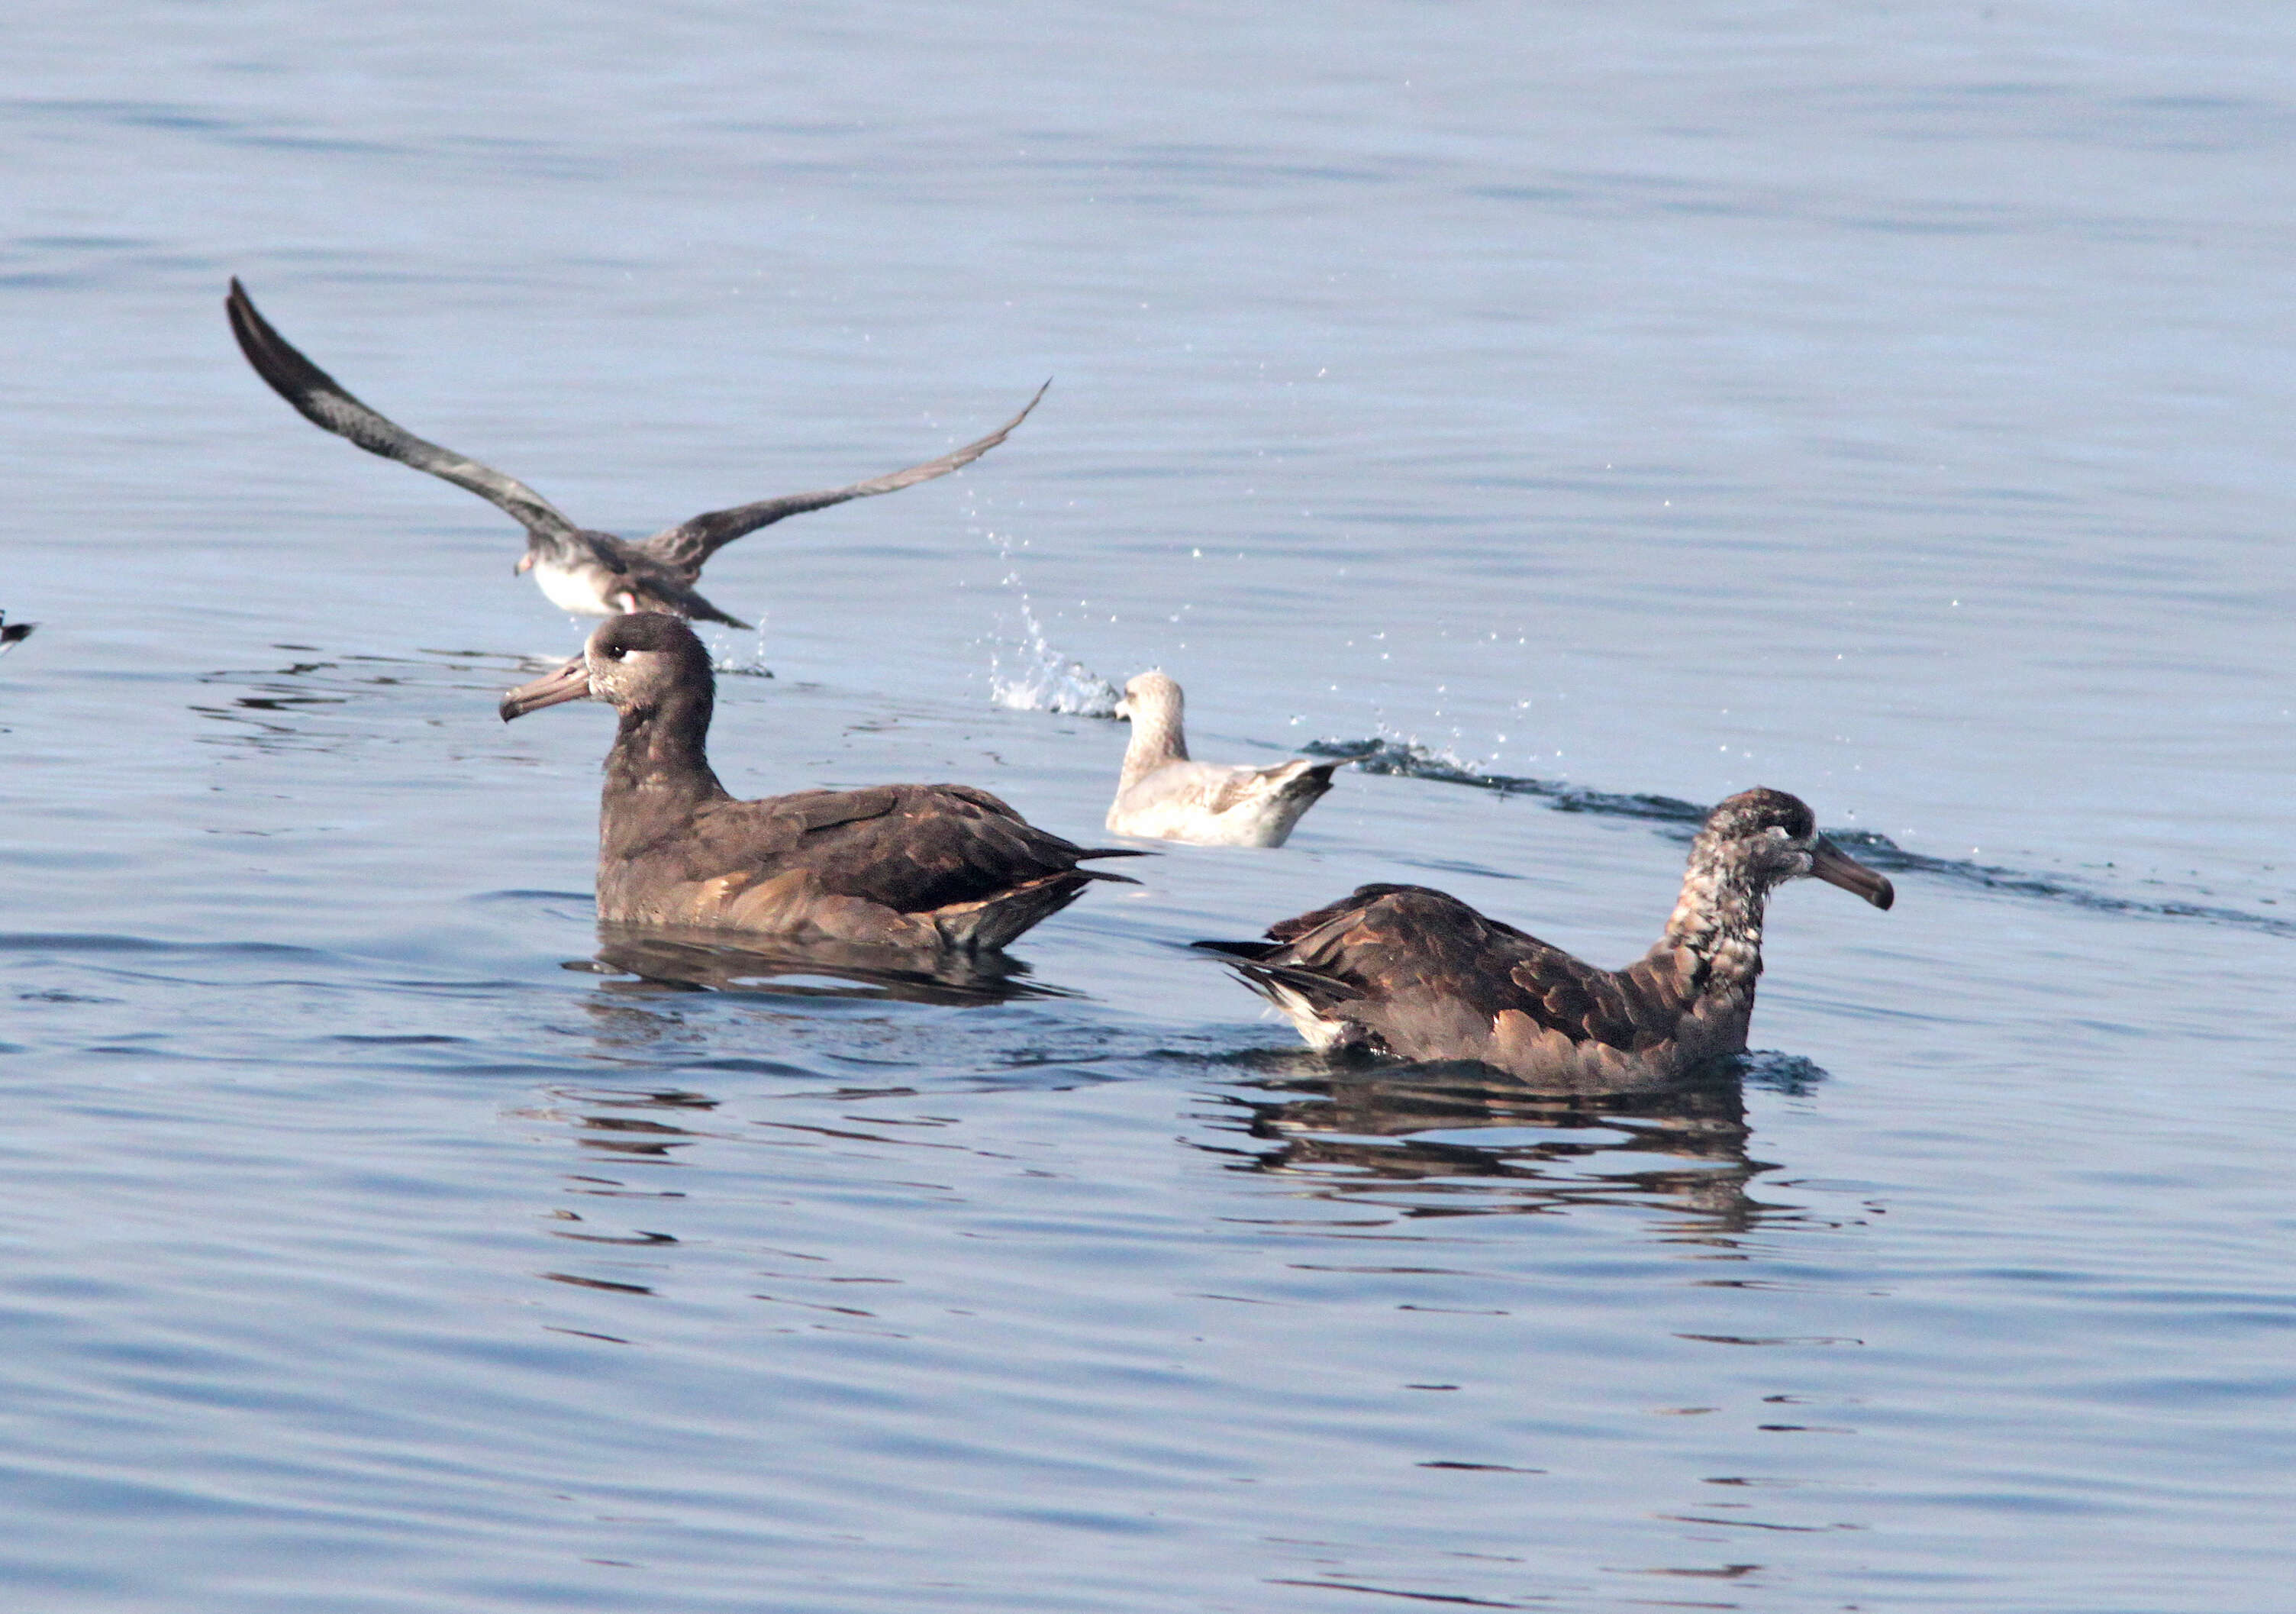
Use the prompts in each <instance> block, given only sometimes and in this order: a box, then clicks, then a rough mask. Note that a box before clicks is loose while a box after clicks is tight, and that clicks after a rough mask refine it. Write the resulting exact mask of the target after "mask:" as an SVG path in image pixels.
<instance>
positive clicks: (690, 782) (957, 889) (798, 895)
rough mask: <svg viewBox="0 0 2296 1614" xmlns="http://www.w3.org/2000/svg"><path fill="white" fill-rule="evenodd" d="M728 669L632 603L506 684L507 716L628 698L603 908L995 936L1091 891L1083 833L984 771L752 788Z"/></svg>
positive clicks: (831, 938) (788, 927)
mask: <svg viewBox="0 0 2296 1614" xmlns="http://www.w3.org/2000/svg"><path fill="white" fill-rule="evenodd" d="M716 686H717V680H716V679H715V678H714V677H713V676H712V675H711V673H710V671H709V652H708V651H707V650H706V649H704V648H703V647H702V644H701V640H700V639H698V638H695V637H694V634H693V629H691V628H689V627H687V626H686V625H685V623H684V622H680V621H678V620H677V619H676V617H674V616H665V615H662V614H660V613H654V612H642V613H637V614H635V615H629V616H619V617H616V618H615V619H614V620H613V621H611V622H607V623H604V624H603V625H602V626H601V627H599V628H597V629H596V630H594V631H593V632H592V633H591V635H590V642H589V644H588V645H587V646H586V647H585V648H584V650H583V652H582V654H581V655H578V656H576V657H575V658H574V659H573V660H572V661H570V662H568V663H566V665H564V666H563V667H562V668H560V669H559V670H558V671H555V672H553V673H551V674H549V675H548V676H546V677H544V678H539V679H535V681H534V682H532V683H530V684H527V685H523V686H521V688H516V689H513V690H512V691H511V692H510V693H509V694H508V695H506V696H504V697H503V702H502V715H503V721H504V722H508V721H510V720H511V719H512V718H516V717H522V716H524V715H525V714H526V713H528V712H536V711H539V710H540V709H541V708H543V707H545V706H555V705H557V704H560V703H561V702H564V701H579V700H598V701H603V702H605V703H606V704H609V705H611V706H612V707H613V708H614V710H615V711H616V712H619V713H620V715H621V729H620V731H619V733H618V734H617V735H616V736H615V738H614V746H613V749H612V750H611V752H609V753H607V756H606V788H605V795H604V798H603V802H602V803H601V805H600V809H599V818H598V918H600V919H601V920H603V921H605V922H607V923H609V924H619V925H644V926H699V927H701V928H705V929H713V930H731V931H747V932H751V933H759V934H767V935H777V936H784V937H789V938H791V939H795V940H800V941H802V940H820V941H826V942H838V943H861V944H865V945H869V946H877V947H894V948H912V949H931V950H936V951H938V950H949V949H954V950H957V951H967V952H983V951H992V950H994V949H996V948H1000V947H1003V946H1004V945H1005V943H1008V942H1010V941H1012V940H1013V937H1015V936H1017V935H1020V934H1021V932H1022V931H1024V930H1026V929H1028V928H1029V926H1031V925H1034V924H1036V923H1037V921H1038V920H1039V919H1043V918H1047V917H1049V916H1050V915H1052V914H1054V913H1057V912H1059V911H1060V910H1062V909H1063V908H1065V907H1067V906H1068V905H1069V904H1070V902H1074V901H1076V899H1077V897H1078V894H1079V893H1082V892H1083V890H1084V888H1085V887H1086V886H1087V885H1089V884H1091V883H1092V882H1093V881H1095V880H1116V881H1121V882H1122V883H1124V884H1126V885H1131V884H1134V883H1135V882H1133V881H1131V880H1129V879H1127V878H1126V877H1124V876H1123V875H1120V874H1104V873H1103V872H1101V871H1100V870H1098V869H1080V868H1078V863H1079V862H1080V861H1082V860H1084V859H1086V858H1119V857H1136V856H1138V855H1140V854H1139V853H1137V852H1127V851H1101V850H1096V849H1088V848H1086V847H1082V846H1078V845H1076V844H1073V843H1071V842H1069V841H1064V840H1062V838H1061V837H1060V836H1056V835H1053V834H1051V833H1049V832H1047V831H1046V830H1042V829H1038V828H1036V827H1035V826H1034V825H1032V824H1030V823H1029V822H1028V821H1027V820H1026V819H1023V818H1021V815H1020V814H1019V813H1017V812H1015V811H1013V810H1012V809H1011V808H1010V807H1007V806H1006V805H1005V803H1003V802H1000V801H998V800H997V799H996V797H995V796H993V795H989V794H988V792H987V791H985V790H975V789H973V788H972V786H967V785H878V786H873V787H871V788H869V789H865V790H804V791H799V792H798V793H797V794H795V795H778V796H768V797H767V798H766V799H764V800H763V801H756V802H740V801H735V800H734V797H733V796H731V795H728V794H727V793H726V787H725V786H723V785H721V784H719V783H718V782H717V775H716V774H715V773H713V772H711V771H710V768H709V756H708V754H707V752H706V749H705V742H706V740H707V738H708V736H709V713H710V708H711V706H712V704H713V703H714V702H715V699H716V693H717V689H716Z"/></svg>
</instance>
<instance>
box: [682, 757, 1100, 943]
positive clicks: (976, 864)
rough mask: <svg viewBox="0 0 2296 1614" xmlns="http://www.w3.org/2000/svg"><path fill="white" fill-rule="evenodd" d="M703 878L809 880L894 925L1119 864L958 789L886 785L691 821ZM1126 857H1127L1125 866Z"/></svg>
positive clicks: (714, 811) (1094, 875)
mask: <svg viewBox="0 0 2296 1614" xmlns="http://www.w3.org/2000/svg"><path fill="white" fill-rule="evenodd" d="M694 829H695V832H696V838H697V842H698V845H697V853H698V857H697V864H699V863H707V864H710V865H714V867H710V868H706V869H705V868H700V867H697V868H696V869H695V877H697V878H704V879H706V878H710V877H715V876H717V875H718V874H720V873H724V872H731V871H735V870H739V871H742V873H743V874H744V875H745V876H746V877H748V878H750V880H753V881H756V882H760V883H761V882H763V881H765V880H768V879H771V878H774V877H776V876H779V875H783V874H788V873H791V872H794V871H797V870H800V869H801V870H803V871H805V872H806V873H808V874H809V875H810V876H811V877H813V879H814V880H815V881H816V883H817V884H818V885H819V887H820V889H822V890H823V891H825V892H829V893H834V894H836V895H838V896H846V897H857V898H860V899H862V900H863V901H865V902H876V903H879V904H881V906H883V907H886V908H890V909H891V910H894V911H895V912H897V913H929V912H931V911H932V910H936V909H941V908H947V907H950V906H952V905H955V904H958V903H964V902H982V901H986V900H988V899H989V898H992V897H996V896H998V895H1002V894H1004V893H1008V892H1012V891H1014V890H1017V889H1019V888H1021V887H1022V886H1025V885H1029V884H1031V883H1033V882H1035V881H1037V880H1041V879H1044V878H1046V877H1048V876H1052V875H1057V874H1074V875H1077V876H1079V877H1083V878H1087V879H1102V880H1114V879H1122V878H1123V877H1122V876H1120V875H1111V874H1104V873H1102V872H1101V871H1099V870H1097V869H1079V868H1078V861H1080V860H1082V859H1085V858H1091V857H1103V856H1109V855H1112V854H1111V853H1108V852H1097V851H1094V850H1091V849H1088V848H1086V847H1082V846H1078V845H1077V844H1075V843H1074V842H1071V841H1067V840H1063V839H1062V837H1061V836H1056V835H1054V834H1052V833H1051V832H1050V831H1048V830H1043V829H1038V828H1036V827H1035V826H1034V825H1032V824H1029V822H1027V821H1026V820H1025V819H1022V818H1021V816H1020V814H1018V813H1016V812H1014V811H1013V809H1012V808H1010V807H1008V806H1006V805H1005V803H1003V802H1001V801H999V800H997V798H996V797H995V796H993V795H989V794H988V792H987V791H985V790H975V789H972V788H971V787H969V786H962V785H880V786H873V787H872V788H870V789H866V790H849V791H830V790H815V791H806V792H802V793H800V794H799V795H789V796H778V797H773V798H770V799H768V800H766V801H762V802H725V803H717V804H716V805H714V806H711V807H709V808H705V809H704V810H703V811H702V812H701V816H700V817H699V818H698V819H696V820H695V823H694ZM1117 855H1120V854H1117Z"/></svg>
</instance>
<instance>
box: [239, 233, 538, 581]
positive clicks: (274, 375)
mask: <svg viewBox="0 0 2296 1614" xmlns="http://www.w3.org/2000/svg"><path fill="white" fill-rule="evenodd" d="M223 306H224V309H225V312H226V313H228V314H229V315H230V316H231V334H233V335H234V336H236V337H238V338H239V350H240V351H241V352H242V353H244V354H246V355H247V362H248V363H250V364H251V365H253V366H255V373H256V374H257V375H260V376H261V377H263V379H264V380H265V381H266V382H268V383H270V384H271V390H272V391H275V392H276V393H278V394H279V396H280V397H282V398H283V399H286V400H287V401H288V402H289V403H291V404H292V405H294V406H295V409H296V412H297V413H298V414H299V415H301V416H303V418H304V419H306V420H307V421H309V422H310V423H311V424H313V425H315V426H319V427H322V428H324V430H326V431H329V432H333V433H334V434H335V435H336V436H338V437H342V438H348V439H349V440H350V441H352V442H355V443H357V445H358V446H359V447H360V448H362V449H365V450H366V451H367V452H368V453H370V454H380V455H381V456H382V457H383V458H385V459H395V460H397V461H398V463H399V464H401V465H413V466H414V468H415V469H416V470H418V471H428V472H430V474H431V475H433V476H439V477H444V478H445V479H446V480H447V481H448V482H453V483H454V484H455V486H456V487H458V488H468V489H469V490H471V492H473V493H475V494H477V495H478V496H479V497H480V498H483V499H485V500H486V501H487V502H488V504H490V505H493V506H496V508H498V509H500V510H501V511H503V512H504V514H505V515H508V516H509V517H510V518H511V519H512V521H514V522H516V523H518V524H519V525H520V526H521V527H524V528H525V529H526V530H527V531H529V532H540V533H544V534H545V535H547V536H549V537H552V538H565V537H567V536H569V535H570V534H571V533H573V532H574V531H576V528H575V525H574V523H572V522H570V521H569V520H567V518H566V516H565V515H564V514H563V513H562V511H560V510H559V508H558V506H555V505H553V504H552V503H551V502H550V501H549V500H548V499H546V498H543V497H542V495H541V494H539V493H537V492H536V491H535V490H533V489H531V488H529V487H528V486H527V485H526V484H525V483H524V482H520V481H519V480H518V479H517V478H516V477H513V476H504V474H503V473H501V472H499V471H496V470H495V469H493V468H492V467H490V466H487V465H480V463H479V462H478V461H477V460H475V459H465V458H464V457H463V456H462V455H460V454H457V453H455V451H454V450H453V449H442V448H440V447H439V445H438V444H437V443H434V442H425V441H423V440H422V438H419V437H417V436H415V435H414V432H409V431H407V430H406V428H405V427H404V426H401V425H398V424H395V423H394V422H391V421H389V420H387V419H385V418H384V417H383V416H381V415H378V414H376V413H375V412H374V411H373V409H371V408H367V406H366V405H365V404H363V403H361V402H360V401H359V400H358V399H356V398H353V397H352V396H351V395H350V394H349V393H348V392H346V391H343V389H342V387H341V386H340V384H339V383H337V382H336V380H335V378H334V377H333V376H332V375H328V374H327V373H326V372H325V371H324V370H322V369H321V368H319V366H316V365H315V364H313V363H312V362H311V361H310V360H309V359H307V358H304V357H303V355H302V354H301V353H299V352H298V351H296V350H295V347H294V345H293V344H292V343H291V342H289V341H288V340H287V339H286V338H285V337H284V336H282V335H281V334H279V333H278V332H276V331H275V330H273V329H272V328H271V324H270V322H269V321H268V320H266V319H265V318H264V317H263V316H262V315H260V314H258V313H257V312H256V311H255V303H254V301H253V300H252V299H250V297H249V296H248V294H247V288H246V287H245V286H242V285H241V284H239V278H238V276H233V277H232V283H231V295H230V296H229V297H227V298H225V300H224V305H223Z"/></svg>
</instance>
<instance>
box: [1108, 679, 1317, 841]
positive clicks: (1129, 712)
mask: <svg viewBox="0 0 2296 1614" xmlns="http://www.w3.org/2000/svg"><path fill="white" fill-rule="evenodd" d="M1182 704H1183V702H1182V697H1181V695H1180V686H1179V685H1177V683H1174V682H1173V681H1172V679H1169V677H1167V676H1166V675H1165V674H1163V673H1162V672H1160V671H1153V670H1151V671H1147V672H1144V673H1142V674H1140V676H1139V677H1137V678H1136V679H1133V680H1132V681H1131V682H1129V683H1128V684H1126V685H1125V686H1124V699H1123V700H1122V701H1121V702H1119V703H1118V705H1117V708H1116V715H1117V716H1119V717H1121V718H1129V719H1130V720H1131V721H1132V739H1131V743H1130V744H1128V745H1126V747H1125V749H1124V771H1123V773H1122V774H1121V775H1119V778H1118V779H1117V782H1116V800H1115V801H1113V802H1112V803H1110V804H1109V809H1108V827H1109V828H1111V829H1112V830H1114V831H1115V832H1116V833H1117V834H1119V835H1136V836H1144V837H1146V838H1148V839H1152V840H1162V841H1187V842H1190V843H1193V844H1195V845H1198V846H1281V845H1282V844H1283V842H1284V838H1285V837H1286V836H1289V835H1290V834H1291V833H1292V826H1293V825H1294V824H1296V823H1298V822H1299V821H1300V814H1301V813H1303V812H1305V811H1308V808H1310V807H1312V806H1314V805H1315V804H1316V802H1317V801H1318V800H1320V799H1321V798H1322V797H1323V795H1324V792H1326V791H1328V790H1330V789H1331V787H1332V773H1333V770H1335V769H1337V768H1338V767H1340V766H1341V764H1340V763H1338V762H1309V761H1308V760H1307V759H1306V758H1305V757H1295V758H1294V759H1292V761H1291V762H1277V763H1275V764H1274V765H1272V766H1270V767H1266V768H1254V767H1252V766H1251V765H1250V764H1248V763H1244V762H1192V761H1190V760H1189V757H1188V742H1187V737H1186V736H1185V734H1183V733H1182V732H1181V726H1180V714H1181V708H1182Z"/></svg>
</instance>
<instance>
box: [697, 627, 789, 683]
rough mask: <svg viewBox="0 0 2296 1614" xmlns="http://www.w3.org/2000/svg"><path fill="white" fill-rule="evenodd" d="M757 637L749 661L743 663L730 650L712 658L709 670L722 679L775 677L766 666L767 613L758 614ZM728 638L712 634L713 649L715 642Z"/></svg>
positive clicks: (772, 671) (751, 648)
mask: <svg viewBox="0 0 2296 1614" xmlns="http://www.w3.org/2000/svg"><path fill="white" fill-rule="evenodd" d="M757 635H758V637H757V640H756V642H755V643H754V644H752V645H751V646H750V659H749V660H747V661H742V660H741V659H740V658H739V657H737V656H736V655H734V653H733V652H732V651H730V650H729V651H728V652H726V654H725V655H716V656H712V657H711V658H710V661H709V670H710V671H712V672H715V673H717V674H718V675H719V676H721V677H724V676H726V675H731V676H733V677H734V678H771V677H773V675H774V670H773V669H772V668H771V667H768V666H767V665H766V613H764V612H762V611H760V612H758V626H757ZM726 637H728V636H726V635H724V634H719V633H716V632H712V633H711V634H710V635H709V638H710V640H711V641H713V647H714V641H717V640H720V639H723V638H726Z"/></svg>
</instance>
